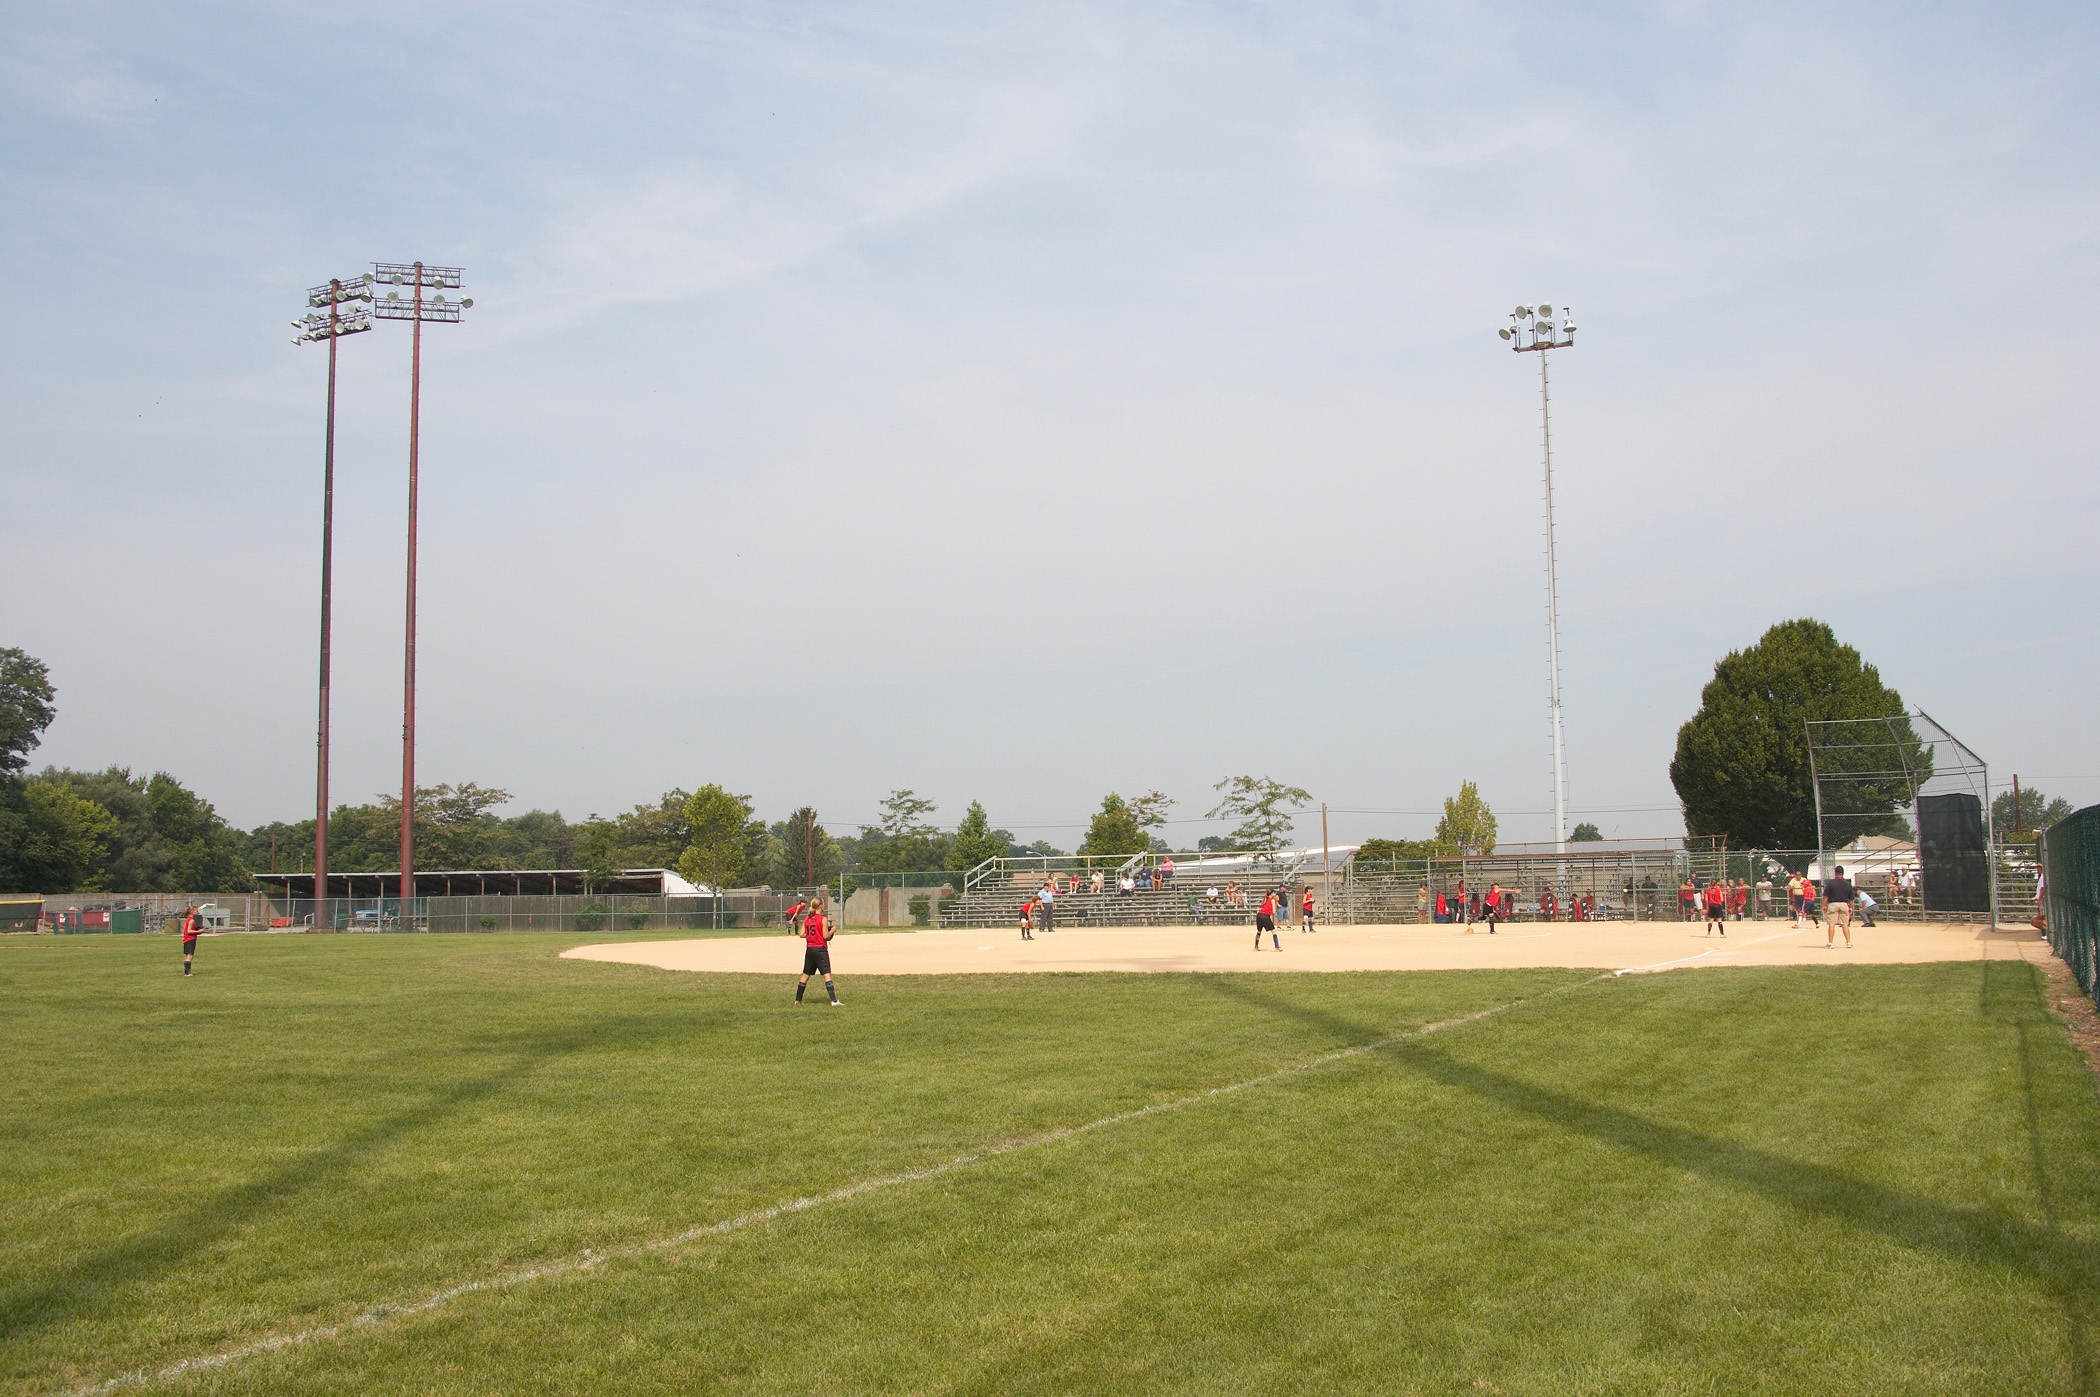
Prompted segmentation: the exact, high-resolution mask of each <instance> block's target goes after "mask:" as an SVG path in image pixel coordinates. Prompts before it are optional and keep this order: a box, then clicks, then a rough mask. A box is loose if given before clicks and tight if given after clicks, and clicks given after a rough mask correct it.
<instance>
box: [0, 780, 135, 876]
mask: <svg viewBox="0 0 2100 1397" xmlns="http://www.w3.org/2000/svg"><path fill="white" fill-rule="evenodd" d="M116 837H117V819H116V816H114V815H112V814H110V813H109V811H108V810H106V809H104V808H103V807H102V806H101V805H99V804H97V803H96V802H95V801H92V800H89V799H87V798H86V797H84V796H81V795H77V794H75V793H74V792H73V791H72V790H70V789H68V788H67V787H66V786H65V785H63V784H61V783H59V782H55V781H27V782H19V783H10V788H9V789H8V790H6V791H0V892H74V891H83V890H87V889H90V888H94V887H96V886H97V885H98V879H97V877H96V874H97V873H98V872H99V871H100V869H101V868H102V865H103V863H104V862H105V859H106V857H107V854H108V850H109V846H110V843H111V842H112V841H113V840H114V839H115V838H116ZM140 891H142V892H143V891H148V890H147V889H140Z"/></svg>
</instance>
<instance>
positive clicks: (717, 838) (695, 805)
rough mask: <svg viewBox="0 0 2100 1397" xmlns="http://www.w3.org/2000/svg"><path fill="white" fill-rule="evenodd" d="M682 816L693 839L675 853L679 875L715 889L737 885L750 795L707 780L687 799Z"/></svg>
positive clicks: (748, 813) (741, 866) (743, 855)
mask: <svg viewBox="0 0 2100 1397" xmlns="http://www.w3.org/2000/svg"><path fill="white" fill-rule="evenodd" d="M685 819H686V824H687V826H688V827H689V828H690V829H691V830H692V840H691V842H690V843H688V844H687V845H686V848H685V852H684V853H683V854H680V855H679V856H678V873H679V876H680V877H682V878H684V879H686V880H687V881H688V882H692V883H700V884H704V885H705V886H707V887H709V888H713V889H716V890H720V889H722V888H729V887H734V886H736V884H737V882H738V880H739V879H741V878H742V877H743V876H744V859H745V843H746V834H747V826H749V825H750V824H751V798H750V797H749V796H739V795H731V794H730V793H729V792H728V791H725V790H723V789H722V788H721V787H720V786H717V785H715V784H713V783H712V782H710V783H709V784H707V785H705V786H702V787H701V788H700V789H699V790H697V791H695V792H693V794H692V795H691V796H690V797H689V798H688V799H687V800H686V803H685Z"/></svg>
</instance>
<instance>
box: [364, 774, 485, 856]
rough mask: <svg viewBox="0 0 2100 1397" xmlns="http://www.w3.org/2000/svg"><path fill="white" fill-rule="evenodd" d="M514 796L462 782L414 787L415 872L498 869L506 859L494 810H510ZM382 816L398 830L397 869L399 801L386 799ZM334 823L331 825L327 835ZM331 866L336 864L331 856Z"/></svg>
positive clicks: (396, 836) (396, 835)
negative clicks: (428, 869)
mask: <svg viewBox="0 0 2100 1397" xmlns="http://www.w3.org/2000/svg"><path fill="white" fill-rule="evenodd" d="M509 801H510V792H509V791H504V790H497V789H496V788H494V787H492V786H480V785H476V784H475V783H474V782H472V781H463V782H461V783H460V784H459V785H457V786H452V785H437V786H418V787H416V867H418V868H430V869H451V868H498V867H501V866H502V865H501V864H500V863H498V862H497V860H498V859H499V858H500V857H501V856H502V853H503V848H502V846H503V842H504V840H503V821H502V819H501V818H500V817H498V816H497V814H496V807H497V806H499V805H505V804H508V803H509ZM379 808H380V811H381V813H382V814H384V815H385V816H386V818H387V819H389V820H390V821H391V822H392V824H393V826H394V844H395V850H394V854H395V856H394V862H393V864H392V865H391V866H392V867H394V868H399V867H400V866H401V860H400V831H401V799H400V797H399V796H382V797H380V801H379ZM334 825H335V822H334V821H333V820H330V821H329V833H330V834H331V835H332V834H333V833H334ZM329 862H330V863H331V864H333V863H334V862H335V860H334V858H333V857H332V856H331V858H330V859H329Z"/></svg>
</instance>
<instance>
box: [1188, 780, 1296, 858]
mask: <svg viewBox="0 0 2100 1397" xmlns="http://www.w3.org/2000/svg"><path fill="white" fill-rule="evenodd" d="M1211 789H1212V790H1214V791H1223V792H1225V796H1224V799H1222V800H1220V801H1219V802H1218V803H1217V805H1216V806H1214V807H1212V809H1211V811H1210V813H1209V814H1207V815H1205V816H1204V818H1205V819H1208V820H1237V821H1239V824H1238V825H1237V826H1235V827H1234V829H1233V831H1232V841H1233V847H1235V848H1239V849H1245V850H1247V851H1249V852H1251V853H1259V854H1262V855H1264V856H1265V857H1270V858H1273V857H1275V855H1276V852H1277V851H1278V850H1279V849H1281V848H1283V846H1284V845H1285V844H1286V843H1287V842H1288V841H1289V839H1290V837H1291V825H1292V820H1291V812H1292V811H1293V810H1296V809H1299V808H1301V807H1304V806H1307V805H1310V804H1312V792H1310V791H1306V790H1301V789H1299V788H1298V787H1296V786H1286V785H1284V784H1283V783H1282V782H1280V781H1272V780H1270V779H1269V778H1268V777H1266V776H1228V777H1226V778H1225V779H1224V780H1223V781H1220V782H1218V783H1217V784H1216V785H1215V786H1213V787H1211Z"/></svg>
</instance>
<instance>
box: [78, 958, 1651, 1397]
mask: <svg viewBox="0 0 2100 1397" xmlns="http://www.w3.org/2000/svg"><path fill="white" fill-rule="evenodd" d="M1623 973H1625V972H1623V971H1606V972H1605V973H1604V974H1602V975H1593V976H1591V977H1590V978H1589V979H1587V980H1578V981H1576V982H1575V983H1573V984H1568V985H1559V986H1556V987H1555V988H1553V989H1550V990H1546V991H1545V992H1544V993H1541V994H1535V995H1530V996H1528V997H1526V998H1523V999H1512V1000H1510V1001H1509V1002H1508V1003H1506V1004H1495V1005H1490V1006H1489V1007H1488V1008H1485V1009H1480V1010H1477V1011H1475V1012H1473V1013H1471V1014H1461V1015H1460V1016H1459V1017H1457V1018H1455V1019H1442V1020H1439V1021H1438V1022H1436V1023H1431V1024H1424V1025H1422V1027H1420V1028H1415V1029H1409V1030H1408V1031H1407V1032H1406V1033H1396V1034H1394V1035H1393V1036H1392V1037H1390V1038H1381V1039H1379V1040H1378V1041H1377V1042H1375V1043H1360V1044H1358V1045H1357V1046H1356V1047H1353V1048H1340V1049H1337V1050H1336V1051H1334V1052H1331V1053H1325V1054H1322V1055H1321V1056H1319V1057H1315V1058H1308V1059H1306V1060H1305V1061H1304V1062H1297V1063H1293V1064H1291V1065H1290V1066H1289V1067H1279V1068H1277V1069H1276V1070H1275V1071H1274V1072H1264V1073H1262V1074H1261V1075H1260V1076H1258V1077H1249V1078H1247V1079H1246V1080H1245V1081H1239V1082H1230V1083H1228V1084H1226V1085H1225V1086H1221V1087H1211V1088H1210V1089H1209V1090H1207V1091H1199V1092H1197V1093H1195V1094H1194V1095H1193V1096H1183V1097H1179V1098H1177V1099H1175V1100H1173V1101H1159V1102H1155V1103H1153V1104H1152V1105H1150V1106H1140V1107H1138V1108H1137V1109H1135V1110H1131V1111H1119V1112H1117V1113H1116V1114H1115V1115H1112V1116H1103V1117H1102V1118H1101V1119H1100V1120H1096V1121H1088V1122H1087V1123H1086V1124H1084V1125H1068V1126H1063V1127H1061V1128H1059V1129H1057V1130H1050V1131H1045V1132H1044V1133H1043V1134H1041V1135H1031V1136H1028V1137H1027V1138H1026V1139H1022V1140H1011V1141H1008V1142H1007V1143H1005V1144H1003V1145H986V1146H984V1147H983V1148H981V1149H975V1150H972V1151H970V1152H969V1153H968V1154H960V1155H957V1156H956V1157H955V1158H953V1159H951V1160H949V1161H947V1162H946V1163H945V1164H929V1165H927V1166H926V1167H925V1168H923V1169H906V1170H904V1171H903V1172H901V1173H896V1174H885V1175H883V1176H882V1177H881V1178H879V1179H868V1180H866V1181H864V1182H861V1183H857V1184H849V1185H848V1186H846V1187H845V1188H839V1189H833V1190H832V1191H831V1192H829V1193H814V1194H811V1195H809V1196H808V1197H806V1198H797V1199H794V1200H792V1201H790V1202H787V1203H778V1204H775V1205H774V1206H773V1207H770V1208H760V1209H759V1210H758V1211H756V1212H751V1213H740V1214H738V1215H737V1216H736V1217H733V1218H724V1219H723V1220H722V1221H720V1222H713V1223H709V1224H708V1225H707V1226H705V1227H693V1228H688V1229H687V1230H686V1231H684V1232H680V1233H678V1234H676V1235H675V1236H671V1237H659V1238H658V1239H657V1240H655V1241H653V1242H637V1243H635V1244H634V1245H632V1246H626V1247H614V1248H612V1249H611V1250H609V1251H591V1250H588V1249H586V1250H585V1251H584V1252H583V1253H582V1254H581V1255H579V1256H573V1257H569V1258H567V1259H565V1260H561V1261H550V1262H548V1263H546V1264H545V1265H543V1266H531V1267H527V1268H525V1269H524V1270H521V1271H512V1272H511V1273H509V1274H508V1275H503V1276H494V1277H491V1278H490V1279H488V1280H485V1281H468V1282H467V1283H465V1284H464V1285H455V1286H451V1287H449V1288H447V1289H445V1290H440V1291H438V1292H436V1293H435V1294H432V1295H427V1296H425V1297H424V1298H423V1299H421V1300H416V1301H413V1302H410V1303H407V1304H400V1305H374V1306H373V1307H372V1308H371V1309H369V1310H366V1311H365V1312H364V1313H363V1314H360V1315H359V1316H357V1317H356V1318H355V1319H351V1320H346V1321H345V1322H343V1323H341V1324H324V1325H317V1326H316V1327H314V1328H312V1329H302V1330H300V1331H299V1332H298V1333H296V1334H280V1335H277V1336H276V1337H274V1338H269V1339H257V1340H256V1341H255V1342H254V1343H252V1344H243V1345H242V1346H241V1347H239V1348H234V1349H227V1350H226V1351H225V1352H223V1353H213V1354H207V1355H205V1356H204V1357H202V1358H185V1359H183V1360H182V1361H181V1362H180V1363H170V1364H168V1365H167V1366H166V1367H164V1368H154V1369H143V1368H142V1369H140V1370H138V1371H137V1372H131V1373H125V1374H123V1375H122V1376H120V1377H114V1378H111V1379H109V1380H108V1381H107V1382H101V1383H96V1384H95V1385H94V1386H92V1387H79V1388H74V1389H73V1390H72V1391H71V1392H70V1393H69V1394H67V1397H101V1394H104V1393H110V1392H119V1391H122V1390H123V1389H125V1388H127V1387H145V1386H147V1385H149V1384H152V1383H159V1382H171V1381H173V1380H174V1379H176V1378H181V1377H187V1376H189V1375H190V1374H192V1373H207V1372H211V1371H213V1370H214V1369H218V1368H228V1367H231V1366H233V1365H234V1364H236V1363H239V1362H241V1361H242V1360H243V1359H248V1358H259V1357H261V1356H262V1355H263V1354H266V1353H276V1352H278V1351H279V1350H281V1349H288V1348H294V1347H296V1346H298V1345H300V1344H308V1343H312V1342H314V1341H315V1340H319V1339H334V1338H340V1337H341V1336H343V1335H345V1334H354V1333H356V1332H357V1331H359V1330H361V1329H370V1328H372V1327H374V1326H375V1325H379V1324H384V1323H386V1322H387V1321H388V1320H394V1319H406V1318H410V1317H412V1316H415V1315H420V1314H427V1313H429V1312H430V1311H432V1310H435V1309H439V1308H441V1307H443V1306H445V1305H449V1304H451V1303H452V1302H453V1301H454V1300H457V1299H459V1298H460V1297H461V1296H463V1295H476V1294H480V1293H482V1292H488V1291H502V1290H510V1289H512V1288H514V1287H516V1286H521V1285H525V1284H527V1283H528V1282H531V1281H541V1280H547V1279H550V1278H552V1277H555V1276H567V1275H573V1274H575V1273H576V1272H579V1271H588V1270H590V1269H592V1268H593V1267H596V1266H601V1265H603V1264H605V1263H606V1262H608V1261H626V1260H630V1259H632V1258H634V1257H640V1256H650V1255H653V1254H654V1253H656V1252H661V1251H668V1250H670V1249H671V1248H673V1247H683V1246H688V1245H690V1244H692V1243H694V1242H698V1241H702V1240H705V1239H706V1238H709V1237H720V1236H724V1235H726V1234H728V1233H731V1232H741V1231H743V1230H744V1229H745V1228H747V1227H756V1226H757V1225H758V1224H760V1223H764V1222H772V1221H773V1220H775V1219H776V1218H784V1217H788V1216H790V1215H791V1214H794V1213H806V1212H808V1211H809V1210H810V1209H812V1208H818V1207H822V1206H823V1205H824V1204H826V1203H844V1202H846V1201H848V1200H849V1199H854V1198H858V1197H860V1196H861V1195H862V1194H867V1193H875V1192H878V1191H880V1190H883V1189H890V1188H897V1187H900V1186H901V1185H904V1184H913V1183H919V1182H921V1181H923V1180H926V1179H937V1178H940V1177H941V1176H942V1175H943V1174H953V1173H955V1172H956V1171H957V1170H959V1169H967V1168H969V1167H970V1166H971V1165H973V1164H982V1163H983V1162H984V1161H986V1160H989V1159H997V1158H999V1157H1000V1156H1001V1155H1009V1154H1017V1153H1019V1152H1020V1151H1022V1150H1033V1149H1041V1148H1042V1147H1043V1146H1045V1145H1055V1144H1057V1143H1059V1142H1060V1141H1063V1140H1071V1139H1075V1138H1077V1137H1079V1136H1081V1135H1086V1134H1089V1133H1091V1132H1093V1131H1096V1130H1106V1129H1108V1128H1109V1127H1110V1126H1115V1125H1127V1124H1129V1123H1130V1122H1131V1121H1135V1120H1143V1119H1144V1118H1145V1117H1147V1116H1158V1115H1164V1114H1166V1113H1167V1112H1169V1111H1179V1110H1183V1109H1185V1108H1187V1107H1190V1106H1200V1105H1202V1104H1203V1103H1204V1102H1206V1101H1213V1100H1216V1099H1217V1098H1219V1097H1221V1096H1231V1095H1232V1094H1233V1093H1235V1092H1242V1091H1246V1090H1248V1089H1249V1088H1252V1087H1259V1086H1266V1085H1268V1084H1269V1083H1271V1082H1278V1081H1282V1080H1283V1079H1284V1078H1286V1077H1294V1076H1298V1075H1300V1074H1301V1073H1306V1072H1312V1071H1316V1070H1317V1069H1319V1068H1322V1067H1326V1066H1328V1065H1329V1064H1330V1063H1336V1062H1341V1061H1344V1060H1345V1059H1348V1058H1352V1057H1362V1056H1363V1055H1364V1054H1366V1053H1375V1052H1377V1051H1378V1050H1379V1049H1381V1048H1390V1047H1392V1046H1393V1045H1394V1044H1396V1043H1404V1042H1406V1041H1408V1040H1409V1039H1411V1038H1425V1037H1427V1036H1428V1035H1430V1034H1432V1033H1441V1032H1442V1031H1443V1030H1445V1029H1447V1028H1460V1027H1463V1026H1464V1025H1466V1024H1469V1023H1478V1022H1479V1021H1480V1020H1482V1019H1486V1018H1492V1017H1493V1016H1495V1015H1496V1014H1500V1013H1503V1012H1504V1011H1506V1010H1509V1009H1514V1008H1516V1007H1517V1006H1519V1005H1521V1004H1528V1003H1530V1002H1532V1001H1533V1000H1538V999H1544V998H1546V997H1547V996H1548V995H1555V994H1561V993H1564V992H1566V991H1568V990H1573V989H1581V988H1582V987H1583V986H1585V985H1593V984H1595V983H1597V981H1599V980H1608V979H1610V978H1612V976H1613V975H1615V974H1623Z"/></svg>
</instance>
